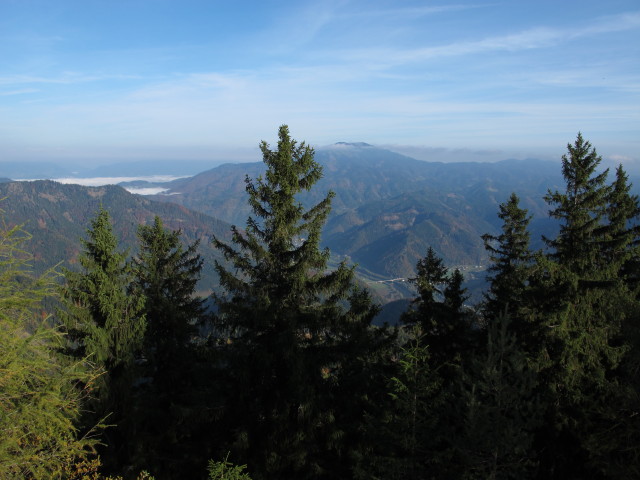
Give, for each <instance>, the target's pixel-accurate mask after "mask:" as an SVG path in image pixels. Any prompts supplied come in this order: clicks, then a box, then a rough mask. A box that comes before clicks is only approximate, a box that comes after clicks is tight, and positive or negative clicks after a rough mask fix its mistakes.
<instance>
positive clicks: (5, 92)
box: [0, 88, 39, 97]
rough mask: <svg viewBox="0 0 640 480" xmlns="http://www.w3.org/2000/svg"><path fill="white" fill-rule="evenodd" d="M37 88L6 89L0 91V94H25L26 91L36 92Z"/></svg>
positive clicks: (4, 95) (5, 95)
mask: <svg viewBox="0 0 640 480" xmlns="http://www.w3.org/2000/svg"><path fill="white" fill-rule="evenodd" d="M38 91H39V90H38V89H36V88H21V89H18V90H8V91H4V92H3V91H0V96H2V97H8V96H11V95H25V94H27V93H35V92H38Z"/></svg>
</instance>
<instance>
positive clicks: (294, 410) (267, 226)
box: [214, 125, 372, 479]
mask: <svg viewBox="0 0 640 480" xmlns="http://www.w3.org/2000/svg"><path fill="white" fill-rule="evenodd" d="M278 136H279V141H278V147H277V149H276V150H271V149H270V148H269V145H268V144H267V143H266V142H262V143H261V144H260V149H261V151H262V155H263V161H264V163H265V164H266V167H267V171H266V173H265V175H264V177H262V176H261V177H258V178H257V179H256V180H252V179H249V178H247V180H246V190H247V193H248V194H249V204H250V206H251V208H252V210H253V212H254V216H252V217H250V218H249V219H248V220H247V226H246V230H245V231H244V232H242V231H240V229H238V228H236V227H235V226H234V227H233V230H232V233H233V244H234V245H227V244H225V243H223V242H221V241H220V240H218V239H214V245H215V246H216V247H217V248H219V249H221V250H222V252H223V253H224V255H225V257H226V259H227V260H228V261H229V262H231V264H232V265H233V268H234V269H233V270H229V269H227V268H225V267H224V266H222V265H221V264H216V269H217V271H218V273H219V275H220V282H221V285H222V286H223V287H224V289H225V291H226V294H225V295H222V296H218V297H217V298H216V301H217V305H218V308H219V314H218V321H219V328H220V330H224V331H226V335H227V336H228V340H227V342H226V343H227V347H226V349H227V352H228V354H227V357H226V360H225V365H227V369H226V370H227V372H228V373H229V375H230V376H231V381H232V384H231V387H230V390H231V391H233V392H234V395H233V396H232V398H230V402H229V406H228V408H229V410H228V414H227V415H226V418H227V419H230V420H231V422H232V425H230V426H229V428H230V429H233V431H234V432H235V434H234V439H233V450H232V452H236V454H237V455H239V456H241V459H242V461H243V462H246V463H247V464H248V466H249V470H250V472H251V475H252V477H253V478H300V479H302V478H311V477H322V476H323V475H324V476H328V477H331V476H336V475H338V474H337V473H336V470H337V469H339V468H340V462H338V461H337V460H338V458H339V457H338V456H337V454H336V452H337V451H338V449H339V447H340V439H341V438H342V437H343V436H344V430H343V427H344V426H341V425H338V424H337V422H336V410H337V409H338V408H341V405H340V404H339V401H340V400H339V399H338V398H337V397H336V395H335V392H336V386H337V385H339V383H340V382H341V379H343V377H344V375H346V372H348V371H349V368H347V365H348V364H349V362H351V361H352V360H353V359H357V358H359V357H360V356H361V355H362V350H363V349H365V350H366V349H367V348H369V346H368V342H367V341H363V340H362V337H366V335H367V329H368V326H369V322H370V319H371V314H370V313H371V308H372V307H371V303H370V300H369V299H368V295H366V294H365V296H366V297H367V298H366V299H365V300H366V301H364V302H363V300H362V298H360V296H358V295H356V297H355V298H354V297H353V296H352V301H356V302H355V303H356V305H355V306H354V308H351V309H348V310H345V308H344V307H343V303H342V301H343V300H344V299H346V297H348V295H349V292H350V291H351V290H352V284H353V275H354V274H353V269H352V268H349V267H347V266H346V265H345V264H344V263H341V264H339V265H338V266H337V267H336V268H335V269H333V270H331V271H328V269H327V264H328V260H329V251H328V250H326V249H325V250H322V249H320V246H319V245H320V234H321V230H322V227H323V225H324V223H325V221H326V219H327V216H328V214H329V211H330V208H331V198H332V197H333V193H329V194H328V195H327V196H326V197H325V198H324V199H323V200H322V201H321V202H319V203H318V204H316V205H314V206H312V207H311V208H309V209H305V208H304V207H303V206H302V205H301V204H300V203H299V202H298V201H297V199H296V195H297V194H298V193H299V192H301V191H306V190H309V189H310V188H311V187H312V186H313V185H314V184H315V183H316V182H317V181H318V180H319V179H320V177H321V175H322V169H321V167H320V165H319V164H318V163H316V162H315V160H314V158H313V155H314V152H313V149H312V148H311V147H309V146H308V145H306V144H305V143H301V144H298V143H297V142H296V141H294V140H292V139H291V138H290V135H289V129H288V127H287V126H285V125H283V126H281V127H280V129H279V132H278ZM363 305H364V307H363ZM357 338H360V339H361V340H359V341H355V339H357ZM354 349H356V350H354ZM353 393H354V394H356V392H353ZM332 452H333V453H332ZM236 459H237V457H234V460H236Z"/></svg>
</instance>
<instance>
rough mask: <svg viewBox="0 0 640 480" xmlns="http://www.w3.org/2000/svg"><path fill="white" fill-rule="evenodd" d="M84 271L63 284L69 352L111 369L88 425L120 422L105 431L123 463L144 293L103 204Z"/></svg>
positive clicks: (106, 455)
mask: <svg viewBox="0 0 640 480" xmlns="http://www.w3.org/2000/svg"><path fill="white" fill-rule="evenodd" d="M82 243H83V246H84V251H83V252H82V253H81V255H80V257H79V262H80V265H81V267H82V269H81V271H72V270H65V272H64V276H65V280H66V283H65V285H63V286H62V288H61V290H60V291H61V297H62V301H63V308H61V309H60V310H59V311H58V316H59V318H60V321H61V322H62V325H63V327H64V329H65V331H66V332H67V334H68V340H69V342H68V352H69V353H70V354H72V355H74V356H75V357H76V358H79V359H82V358H85V357H87V358H89V360H90V361H91V362H93V363H94V364H95V365H96V366H97V367H99V368H100V369H101V370H102V371H104V372H105V373H104V374H103V375H101V376H100V377H99V379H98V381H96V382H95V388H96V393H95V396H96V400H97V401H96V402H94V405H93V406H92V409H93V414H92V415H89V418H88V420H87V421H88V424H89V425H92V424H93V423H95V422H97V421H100V420H102V419H104V418H106V417H108V422H109V423H110V424H114V425H117V427H114V428H109V429H107V430H106V431H105V439H106V443H107V445H108V449H107V450H105V451H103V459H104V461H105V464H106V465H107V466H109V467H112V464H113V463H118V464H120V465H123V464H124V463H125V462H126V461H125V460H124V459H125V458H126V457H127V452H126V445H125V444H124V439H125V438H127V435H126V433H125V431H126V430H127V428H130V422H129V425H128V424H127V414H126V412H127V411H128V410H129V408H130V407H131V404H132V389H133V386H134V381H135V379H136V359H137V358H139V354H140V350H141V348H142V341H143V335H144V331H145V326H146V323H145V318H144V312H143V306H144V297H143V296H141V295H135V294H133V292H132V281H133V272H132V269H131V265H130V264H129V263H127V262H126V255H125V253H123V252H119V251H118V250H117V248H118V244H117V240H116V238H115V236H114V235H113V231H112V226H111V219H110V216H109V213H108V212H107V211H106V210H104V209H102V208H101V209H100V210H99V211H98V212H97V214H96V217H95V218H94V219H93V220H92V221H91V227H90V228H89V229H88V230H87V239H86V240H83V242H82Z"/></svg>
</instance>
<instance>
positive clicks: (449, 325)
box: [401, 247, 471, 373]
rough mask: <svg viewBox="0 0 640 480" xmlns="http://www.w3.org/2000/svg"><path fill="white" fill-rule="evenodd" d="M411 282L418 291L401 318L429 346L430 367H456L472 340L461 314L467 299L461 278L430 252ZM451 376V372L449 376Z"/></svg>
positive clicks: (463, 315)
mask: <svg viewBox="0 0 640 480" xmlns="http://www.w3.org/2000/svg"><path fill="white" fill-rule="evenodd" d="M416 270H417V276H416V277H415V278H413V279H412V280H411V281H412V282H413V284H414V285H415V286H416V288H417V290H418V297H416V298H415V299H414V300H413V302H412V305H411V307H410V308H409V310H408V311H407V312H405V313H404V314H403V316H402V318H401V320H402V322H403V323H405V324H407V325H419V326H420V329H421V331H422V332H423V335H424V341H425V342H426V344H427V345H428V346H429V354H430V356H431V359H432V362H433V366H434V367H436V368H438V367H440V366H442V365H444V364H450V365H453V364H459V363H460V361H461V360H462V357H463V356H464V355H465V354H466V353H467V351H468V348H469V342H470V339H471V324H470V318H469V316H468V315H467V313H466V312H465V310H464V302H465V301H466V299H467V296H466V289H465V288H463V287H462V283H463V281H464V276H463V275H462V273H461V272H460V270H458V269H455V270H454V272H453V273H452V274H451V275H449V270H448V269H447V268H446V267H445V266H444V265H443V262H442V259H441V258H439V257H438V256H437V255H436V253H435V251H434V250H433V248H431V247H429V249H428V250H427V255H426V256H425V257H424V258H422V259H420V260H419V261H418V263H417V265H416ZM450 373H451V372H450Z"/></svg>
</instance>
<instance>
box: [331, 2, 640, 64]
mask: <svg viewBox="0 0 640 480" xmlns="http://www.w3.org/2000/svg"><path fill="white" fill-rule="evenodd" d="M638 28H640V13H638V12H631V13H626V14H622V15H617V16H610V17H602V18H600V19H598V20H596V21H595V22H593V23H592V24H590V25H585V26H582V27H575V28H567V29H558V28H551V27H545V26H540V27H535V28H530V29H526V30H523V31H521V32H517V33H513V34H509V35H500V36H494V37H487V38H483V39H479V40H473V41H465V42H453V43H449V44H446V45H439V46H428V47H421V48H413V49H406V48H402V49H398V48H384V49H380V48H373V49H357V50H346V51H344V52H338V55H341V56H342V58H343V59H344V60H349V61H360V62H373V63H375V64H378V65H382V64H384V65H385V66H386V67H390V66H393V65H400V64H406V63H416V62H423V61H426V60H432V59H437V58H443V57H455V56H463V55H475V54H481V53H488V52H500V51H508V52H516V51H521V50H531V49H536V48H547V47H551V46H555V45H558V44H559V43H561V42H564V41H568V40H572V39H576V38H581V37H586V36H594V35H600V34H604V33H611V32H619V31H625V30H631V29H638Z"/></svg>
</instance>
